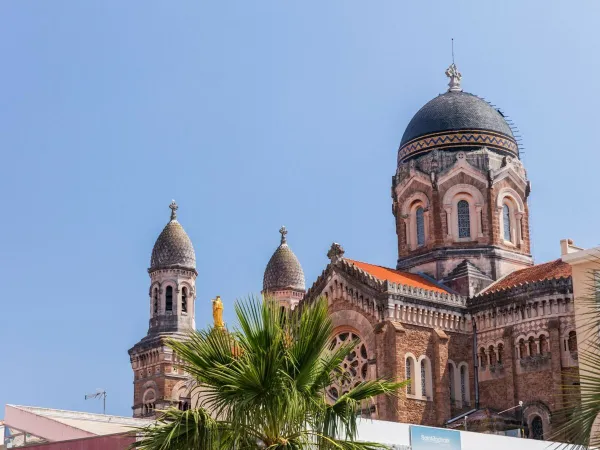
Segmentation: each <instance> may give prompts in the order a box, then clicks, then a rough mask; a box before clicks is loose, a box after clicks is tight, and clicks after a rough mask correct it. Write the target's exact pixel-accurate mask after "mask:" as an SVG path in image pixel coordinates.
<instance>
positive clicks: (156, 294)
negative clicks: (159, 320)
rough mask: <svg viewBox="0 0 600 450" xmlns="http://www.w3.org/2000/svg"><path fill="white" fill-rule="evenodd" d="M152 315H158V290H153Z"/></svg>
mask: <svg viewBox="0 0 600 450" xmlns="http://www.w3.org/2000/svg"><path fill="white" fill-rule="evenodd" d="M154 314H155V315H156V314H158V288H154Z"/></svg>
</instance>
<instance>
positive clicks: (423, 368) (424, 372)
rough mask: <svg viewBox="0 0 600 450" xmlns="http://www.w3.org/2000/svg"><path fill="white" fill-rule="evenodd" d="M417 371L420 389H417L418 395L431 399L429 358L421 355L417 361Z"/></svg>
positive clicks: (431, 387) (431, 386)
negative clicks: (418, 372) (418, 361)
mask: <svg viewBox="0 0 600 450" xmlns="http://www.w3.org/2000/svg"><path fill="white" fill-rule="evenodd" d="M419 371H420V377H419V378H420V379H419V384H420V389H419V390H418V392H419V395H420V396H421V397H422V398H424V399H427V400H432V399H433V384H432V381H433V380H432V377H431V362H430V360H429V358H427V357H426V356H422V357H421V361H420V363H419Z"/></svg>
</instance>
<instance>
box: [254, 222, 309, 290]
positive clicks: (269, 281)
mask: <svg viewBox="0 0 600 450" xmlns="http://www.w3.org/2000/svg"><path fill="white" fill-rule="evenodd" d="M279 232H280V233H281V244H280V245H279V247H277V250H275V253H273V256H271V259H270V260H269V263H268V264H267V268H266V269H265V275H264V278H263V291H264V292H268V291H270V292H273V291H276V290H282V289H293V290H298V291H304V290H305V289H306V285H305V282H304V271H303V270H302V266H301V265H300V261H298V258H297V257H296V255H295V254H294V252H293V251H292V250H291V249H290V247H289V246H288V244H287V238H286V235H287V230H286V229H285V227H281V229H280V230H279Z"/></svg>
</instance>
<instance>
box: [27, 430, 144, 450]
mask: <svg viewBox="0 0 600 450" xmlns="http://www.w3.org/2000/svg"><path fill="white" fill-rule="evenodd" d="M134 442H135V438H134V437H132V436H124V435H122V434H117V435H114V434H113V435H110V436H96V437H92V438H85V439H74V440H71V441H62V442H50V443H47V444H39V445H31V446H27V450H126V449H127V448H128V447H129V445H131V444H133V443H134Z"/></svg>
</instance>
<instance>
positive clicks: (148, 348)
mask: <svg viewBox="0 0 600 450" xmlns="http://www.w3.org/2000/svg"><path fill="white" fill-rule="evenodd" d="M169 208H170V209H171V219H170V220H169V222H168V223H167V225H166V226H165V227H164V229H163V230H162V232H161V233H160V235H159V236H158V238H157V239H156V243H155V244H154V248H153V249H152V256H151V259H150V268H149V269H148V274H149V275H150V288H149V290H148V312H149V326H148V333H147V335H146V336H145V337H144V338H143V339H142V340H140V341H139V342H138V343H137V344H135V346H133V348H131V349H130V350H129V356H130V360H131V367H132V369H133V374H134V382H133V384H134V404H133V407H132V409H133V415H134V417H153V416H154V415H155V410H161V409H166V408H168V407H169V406H172V405H179V406H180V407H185V405H188V404H189V392H188V388H187V382H186V380H187V376H186V375H185V374H184V372H183V370H182V369H181V368H179V367H177V362H178V361H177V357H176V355H174V354H173V352H172V350H171V349H170V348H169V347H168V346H167V345H166V341H167V339H185V337H186V335H187V333H188V332H189V331H190V330H193V329H195V328H196V324H195V315H194V311H195V305H194V300H195V299H196V276H197V275H198V272H196V253H195V252H194V246H193V245H192V241H191V240H190V238H189V236H188V235H187V233H186V232H185V230H184V229H183V227H182V226H181V224H180V223H179V221H178V220H177V209H178V206H177V204H176V203H175V201H173V202H172V203H171V204H170V205H169Z"/></svg>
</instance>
